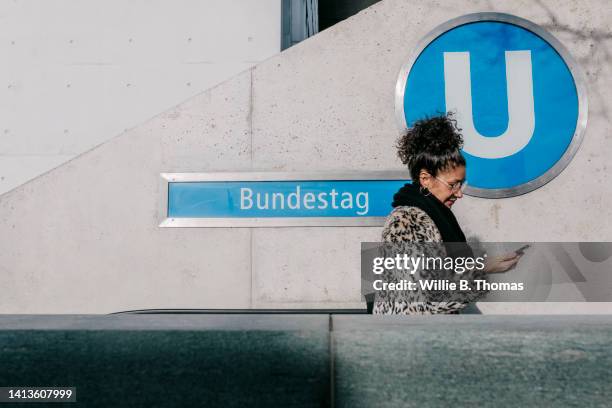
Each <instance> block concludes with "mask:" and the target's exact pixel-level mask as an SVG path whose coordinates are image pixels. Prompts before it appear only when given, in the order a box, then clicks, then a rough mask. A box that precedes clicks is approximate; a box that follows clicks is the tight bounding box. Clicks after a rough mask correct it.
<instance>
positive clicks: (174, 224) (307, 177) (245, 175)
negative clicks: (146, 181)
mask: <svg viewBox="0 0 612 408" xmlns="http://www.w3.org/2000/svg"><path fill="white" fill-rule="evenodd" d="M160 176H161V187H160V189H161V195H162V200H161V205H160V210H159V220H160V223H159V226H160V227H162V228H190V227H194V228H198V227H200V228H201V227H209V228H249V227H380V226H383V225H384V223H385V219H386V217H265V218H264V217H260V218H172V217H168V184H169V183H188V182H198V181H319V180H338V181H362V180H406V182H408V181H410V174H409V173H408V171H407V170H404V171H401V170H399V171H398V170H388V171H360V172H348V171H344V172H325V173H323V172H227V173H224V172H222V173H161V174H160ZM389 212H391V203H389Z"/></svg>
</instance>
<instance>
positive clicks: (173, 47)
mask: <svg viewBox="0 0 612 408" xmlns="http://www.w3.org/2000/svg"><path fill="white" fill-rule="evenodd" d="M0 16H1V17H0V18H1V19H2V24H1V25H0V55H3V63H2V64H1V66H0V79H1V81H0V83H2V90H3V92H0V135H1V137H0V194H2V193H4V192H7V191H9V190H11V189H13V188H15V187H17V186H19V185H21V184H23V183H24V182H26V181H28V180H30V179H32V178H34V177H36V176H38V175H40V174H42V173H44V172H46V171H48V170H50V169H52V168H54V167H57V166H59V165H60V164H62V163H64V162H66V161H68V160H69V159H71V158H73V157H75V156H76V155H77V154H80V153H83V152H85V151H87V150H89V149H91V148H92V147H94V146H96V145H98V144H100V143H102V142H104V141H106V140H108V139H110V138H112V137H113V136H116V135H118V134H119V133H121V132H123V131H124V130H125V129H129V128H132V127H134V126H135V125H136V124H139V123H143V122H145V121H147V120H148V119H150V118H151V117H152V116H154V115H156V114H158V113H159V112H162V111H164V110H166V109H168V107H170V106H173V105H175V104H177V103H179V102H181V101H184V100H186V99H188V98H190V97H192V96H194V95H197V94H198V93H200V92H201V91H202V90H203V89H208V88H210V87H212V86H214V85H216V84H218V83H220V82H222V81H224V80H226V79H228V78H230V77H232V76H234V75H236V74H238V73H239V72H241V71H244V70H245V69H248V68H249V67H251V66H253V65H254V64H256V63H257V62H260V61H263V60H264V59H266V58H269V57H271V56H273V55H274V54H277V53H278V52H279V51H280V38H281V35H280V28H281V4H280V0H259V1H257V2H253V1H251V0H233V1H225V0H181V1H179V2H176V1H171V0H151V1H146V2H138V1H127V2H126V1H123V0H100V1H99V0H94V1H87V2H82V1H79V0H54V1H46V0H21V1H3V2H0Z"/></svg>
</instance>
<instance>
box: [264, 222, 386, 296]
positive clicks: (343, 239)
mask: <svg viewBox="0 0 612 408" xmlns="http://www.w3.org/2000/svg"><path fill="white" fill-rule="evenodd" d="M379 239H380V232H379V228H259V229H255V230H254V231H253V307H261V308H320V307H338V308H362V307H364V306H365V303H362V300H361V290H360V288H361V273H360V270H361V266H360V265H361V257H360V251H361V242H367V241H377V240H379Z"/></svg>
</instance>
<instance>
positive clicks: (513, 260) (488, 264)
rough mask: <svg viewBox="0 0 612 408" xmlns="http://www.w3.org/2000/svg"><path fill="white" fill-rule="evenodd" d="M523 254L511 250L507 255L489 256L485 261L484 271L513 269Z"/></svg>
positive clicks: (498, 271)
mask: <svg viewBox="0 0 612 408" xmlns="http://www.w3.org/2000/svg"><path fill="white" fill-rule="evenodd" d="M521 256H522V254H519V253H517V252H510V253H508V254H505V255H497V256H492V257H489V258H487V260H486V261H485V268H484V271H485V272H486V273H502V272H506V271H508V270H510V269H512V268H513V267H514V266H515V265H516V264H517V262H518V261H519V259H521Z"/></svg>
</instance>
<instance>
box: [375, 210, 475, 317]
mask: <svg viewBox="0 0 612 408" xmlns="http://www.w3.org/2000/svg"><path fill="white" fill-rule="evenodd" d="M382 240H383V242H385V243H391V244H393V246H394V247H397V248H400V250H401V251H402V253H408V254H409V256H410V253H413V254H414V252H415V251H420V253H421V254H426V255H427V256H441V257H442V258H444V257H445V256H446V253H445V251H444V249H443V248H444V247H443V246H441V245H432V244H429V245H427V243H441V242H442V237H441V235H440V232H439V231H438V228H437V227H436V224H435V223H434V222H433V220H432V219H431V217H430V216H429V215H427V213H426V212H425V211H423V210H421V209H420V208H417V207H408V206H399V207H396V208H395V209H394V210H393V211H392V212H391V214H389V216H388V217H387V220H386V222H385V226H384V228H383V232H382ZM420 243H422V244H421V245H420V248H419V244H420ZM402 244H404V245H403V248H402ZM386 256H389V255H386ZM432 273H436V274H437V273H439V272H432V271H426V270H419V271H418V273H415V274H413V275H411V274H409V273H406V272H404V271H397V270H387V271H385V272H384V273H383V280H384V281H385V282H399V281H400V279H409V280H413V281H415V282H416V281H417V280H418V279H420V278H423V277H424V278H428V279H431V278H433V279H439V277H438V278H434V276H433V275H432ZM451 275H454V276H445V277H444V278H449V280H458V279H459V278H460V279H467V280H474V279H486V276H485V272H483V271H480V270H467V271H466V272H464V273H463V274H461V275H458V274H456V273H454V272H453V273H452V274H451ZM472 286H473V285H472ZM485 293H486V292H484V291H481V292H477V291H470V293H469V294H468V293H461V294H460V295H459V296H457V292H454V293H453V295H452V296H451V295H450V293H449V292H442V293H439V294H438V296H432V294H431V292H429V293H428V294H425V293H423V292H422V291H421V290H420V289H418V290H416V291H409V292H408V291H406V292H402V295H395V294H391V293H390V292H388V291H377V292H376V295H375V298H374V305H373V309H372V313H373V314H456V313H459V311H460V310H462V309H463V308H465V307H466V306H467V305H468V304H469V303H471V302H473V301H475V300H477V299H478V298H480V297H482V296H484V294H485ZM444 299H446V301H445V300H444ZM449 299H452V301H449Z"/></svg>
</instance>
